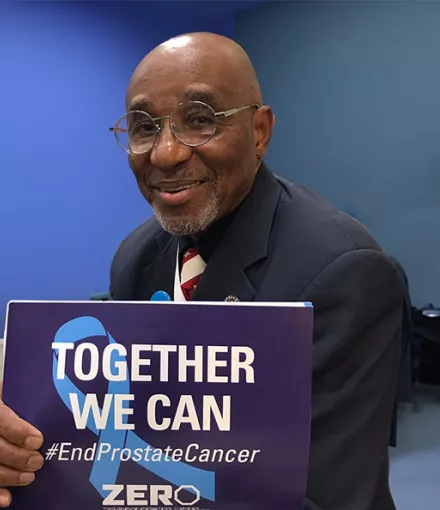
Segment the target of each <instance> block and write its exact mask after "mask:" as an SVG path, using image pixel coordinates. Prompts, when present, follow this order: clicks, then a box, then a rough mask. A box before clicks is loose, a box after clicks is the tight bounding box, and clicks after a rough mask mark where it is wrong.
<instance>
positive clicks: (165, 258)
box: [137, 233, 177, 301]
mask: <svg viewBox="0 0 440 510" xmlns="http://www.w3.org/2000/svg"><path fill="white" fill-rule="evenodd" d="M162 236H163V237H162ZM162 236H159V238H158V239H157V256H156V257H155V260H154V262H153V263H151V264H150V265H148V266H146V267H145V268H143V269H142V272H141V280H142V284H141V285H140V286H139V288H140V289H142V294H143V295H142V296H140V295H138V296H137V299H140V300H142V301H148V300H150V299H151V296H152V295H153V294H154V293H155V292H156V291H158V290H163V291H165V292H166V293H167V294H168V295H169V296H171V298H172V297H173V294H174V271H175V268H176V256H177V239H176V238H174V237H170V236H168V235H167V234H165V233H164V234H162Z"/></svg>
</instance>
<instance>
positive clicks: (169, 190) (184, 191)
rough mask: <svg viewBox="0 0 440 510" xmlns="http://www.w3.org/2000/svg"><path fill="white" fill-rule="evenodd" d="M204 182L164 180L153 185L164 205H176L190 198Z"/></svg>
mask: <svg viewBox="0 0 440 510" xmlns="http://www.w3.org/2000/svg"><path fill="white" fill-rule="evenodd" d="M203 184H205V181H191V182H189V181H188V182H184V181H179V182H177V181H174V182H171V181H170V182H168V181H167V182H165V181H162V182H158V183H157V184H154V185H153V186H152V187H153V189H154V190H155V192H156V195H157V196H158V197H159V200H160V201H161V202H162V203H163V204H164V205H169V206H173V205H174V206H176V205H182V204H184V203H185V202H187V201H188V200H190V199H191V198H192V197H193V196H194V195H195V194H196V193H197V191H198V189H199V188H200V187H201V186H202V185H203Z"/></svg>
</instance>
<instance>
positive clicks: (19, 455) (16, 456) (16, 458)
mask: <svg viewBox="0 0 440 510" xmlns="http://www.w3.org/2000/svg"><path fill="white" fill-rule="evenodd" d="M43 462H44V460H43V456H42V455H41V454H40V453H38V452H35V451H32V450H27V449H26V448H21V447H20V446H15V445H13V444H11V443H8V442H7V441H6V440H4V439H3V438H1V437H0V464H3V465H5V466H9V467H12V468H15V469H18V470H19V471H37V470H38V469H41V468H42V467H43Z"/></svg>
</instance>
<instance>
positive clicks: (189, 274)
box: [180, 248, 206, 301]
mask: <svg viewBox="0 0 440 510" xmlns="http://www.w3.org/2000/svg"><path fill="white" fill-rule="evenodd" d="M205 267H206V264H205V262H204V260H203V259H202V257H201V256H200V255H199V252H198V251H197V250H196V249H195V248H189V249H188V250H186V252H185V253H184V255H183V259H182V271H181V275H180V287H181V288H182V292H183V295H184V297H185V299H186V300H187V301H189V300H190V299H191V296H192V294H193V292H194V291H195V289H196V287H197V285H198V283H199V281H200V278H201V277H202V273H203V271H204V270H205Z"/></svg>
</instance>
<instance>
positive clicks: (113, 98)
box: [0, 0, 243, 337]
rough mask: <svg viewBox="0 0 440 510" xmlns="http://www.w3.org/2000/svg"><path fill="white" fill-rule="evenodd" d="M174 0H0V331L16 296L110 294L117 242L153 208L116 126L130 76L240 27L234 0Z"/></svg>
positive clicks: (74, 297) (43, 297) (23, 297)
mask: <svg viewBox="0 0 440 510" xmlns="http://www.w3.org/2000/svg"><path fill="white" fill-rule="evenodd" d="M165 3H166V4H167V5H166V7H165V6H163V5H159V4H157V3H155V2H30V3H29V2H5V1H4V0H1V1H0V62H1V71H0V74H1V80H0V112H1V121H0V147H1V150H0V191H1V194H0V243H1V244H0V246H1V249H0V337H2V336H3V335H2V329H3V327H2V323H3V320H4V313H5V307H6V303H7V301H9V300H10V299H88V298H89V296H90V294H91V293H93V292H101V291H105V290H107V288H108V271H109V266H110V262H111V259H112V257H113V254H114V251H115V249H116V247H117V246H118V244H119V242H120V241H121V240H122V238H123V237H124V236H125V235H126V234H127V233H128V232H129V231H130V230H131V229H132V228H133V227H135V226H136V225H137V224H138V223H140V222H141V221H142V220H143V219H144V218H146V217H148V216H150V214H151V210H150V208H149V206H148V204H146V202H144V200H143V199H142V197H141V195H140V193H139V192H138V189H137V186H136V184H135V181H134V178H132V176H131V173H130V170H129V168H128V166H127V161H126V157H125V155H124V153H123V151H122V150H121V149H119V148H118V147H117V145H116V143H115V141H114V138H113V136H112V134H111V133H110V132H109V130H108V128H109V126H110V125H112V124H114V122H115V121H116V120H117V119H118V118H119V116H121V115H122V114H123V113H124V96H125V88H126V85H127V83H128V80H129V78H130V75H131V73H132V71H133V70H134V68H135V66H136V65H137V64H138V62H139V61H140V59H141V58H142V57H143V56H144V55H145V54H146V53H147V52H148V51H149V50H150V49H151V48H152V47H154V46H155V45H156V44H158V43H160V42H161V41H163V40H165V39H167V38H168V37H171V36H173V35H176V34H179V33H182V32H186V31H193V30H209V31H214V32H218V33H223V34H225V35H229V36H233V33H234V20H233V14H232V10H233V8H234V5H233V4H234V3H233V2H232V3H231V4H230V5H228V10H226V9H220V8H219V5H220V4H218V3H214V4H212V5H211V7H210V9H207V8H205V9H202V8H201V6H200V5H199V6H198V7H199V8H198V9H197V10H196V11H194V9H192V10H191V9H188V8H187V9H182V7H183V4H180V5H179V6H175V7H176V9H177V8H178V9H179V14H178V15H175V16H170V12H172V10H173V3H172V2H165ZM241 4H243V2H241ZM187 7H188V6H187ZM192 7H196V4H192Z"/></svg>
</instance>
